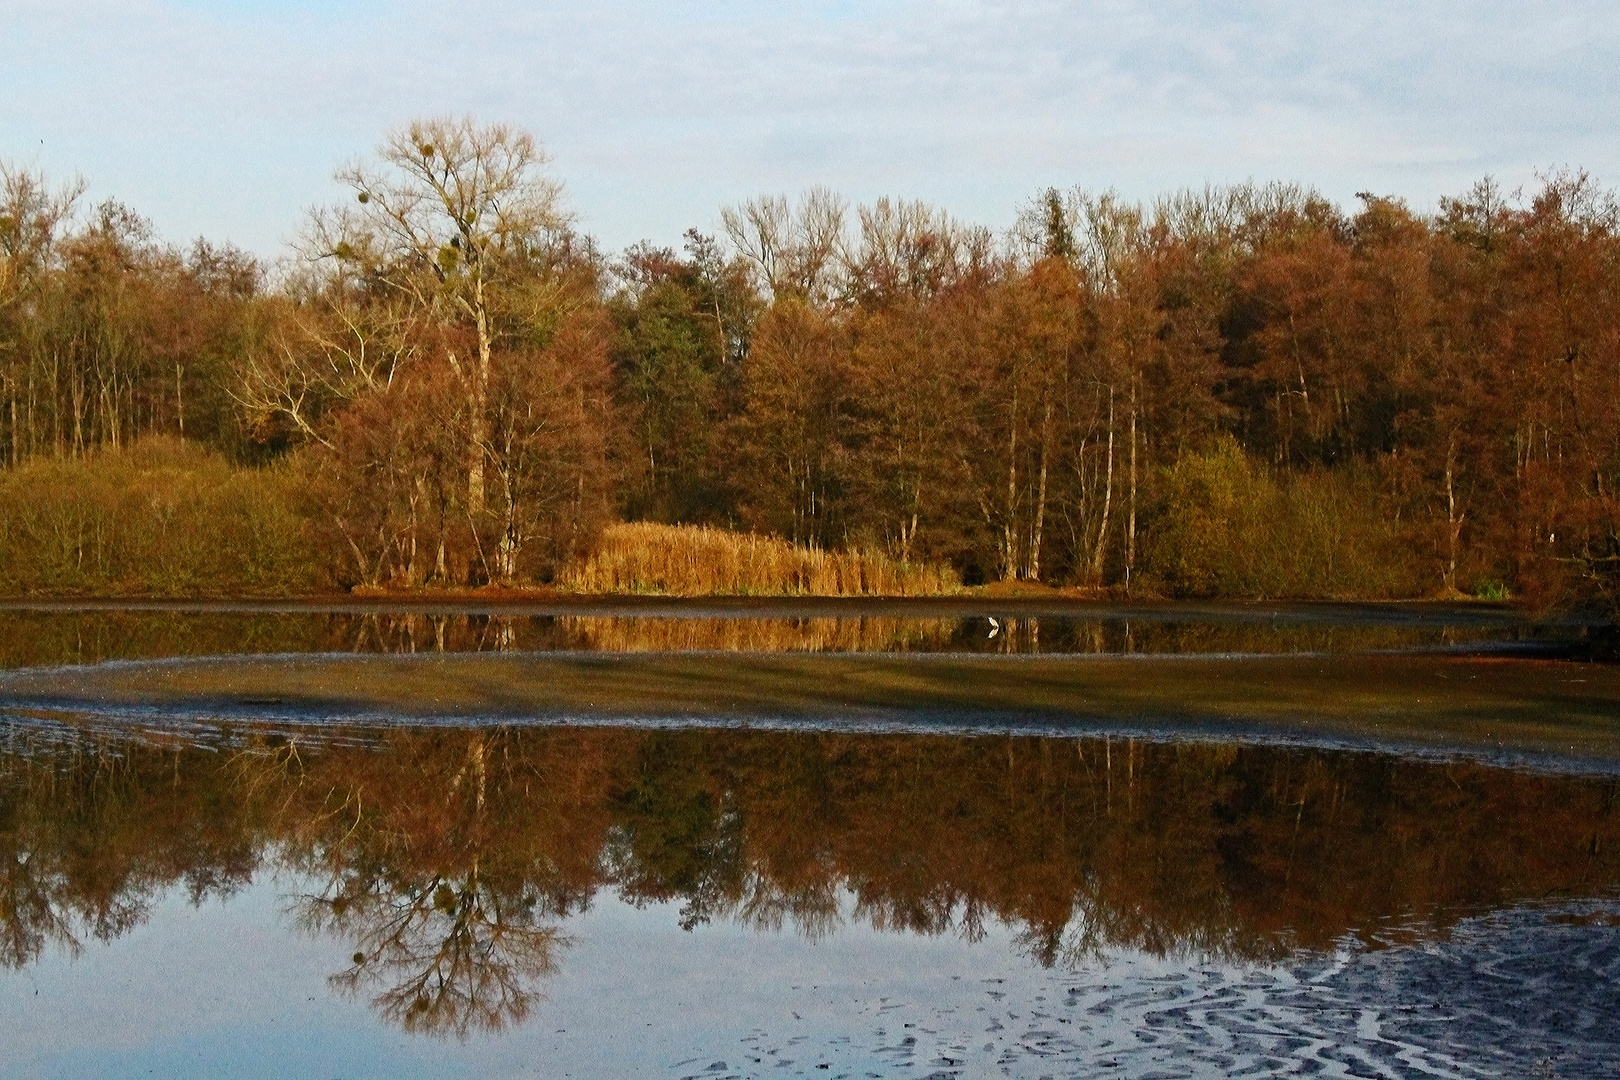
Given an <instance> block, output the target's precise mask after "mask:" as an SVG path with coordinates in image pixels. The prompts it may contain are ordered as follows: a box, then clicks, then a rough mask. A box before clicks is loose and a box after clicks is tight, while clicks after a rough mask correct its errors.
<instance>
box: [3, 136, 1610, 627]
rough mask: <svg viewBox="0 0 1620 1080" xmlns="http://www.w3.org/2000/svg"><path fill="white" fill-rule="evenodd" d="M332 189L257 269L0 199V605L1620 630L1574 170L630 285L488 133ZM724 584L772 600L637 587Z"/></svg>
mask: <svg viewBox="0 0 1620 1080" xmlns="http://www.w3.org/2000/svg"><path fill="white" fill-rule="evenodd" d="M337 177H338V180H339V181H340V183H341V185H342V186H343V187H344V188H345V189H346V190H347V192H348V196H347V198H346V199H345V200H344V201H343V202H342V203H341V204H340V205H336V206H331V207H324V208H317V209H315V210H312V211H311V212H310V214H309V216H308V219H307V221H306V222H305V223H304V226H303V228H302V229H301V231H300V232H299V240H298V241H297V243H296V245H295V246H294V248H293V250H291V251H289V252H288V253H287V254H286V255H285V257H283V258H281V259H279V260H277V261H273V262H272V261H266V260H263V259H260V258H256V257H254V256H251V255H249V254H247V253H244V252H242V251H240V250H237V249H234V248H232V247H229V246H225V245H217V244H211V243H209V242H208V241H206V240H203V239H198V240H196V241H194V242H192V243H191V244H190V245H189V246H175V245H174V244H171V243H169V242H168V241H166V240H164V239H162V238H160V237H158V236H157V235H155V233H154V231H153V229H152V227H151V226H150V225H149V224H148V223H147V222H146V221H145V220H144V219H143V218H142V217H141V216H140V215H139V214H138V213H137V212H136V211H135V210H133V209H131V208H129V207H126V206H123V205H121V204H118V203H116V202H103V203H101V204H99V205H91V204H90V203H88V201H87V200H86V198H85V195H84V192H85V185H84V184H83V183H82V182H75V181H69V182H65V183H64V182H61V181H58V180H53V179H52V178H50V177H47V176H44V175H42V174H41V173H39V172H38V171H35V170H31V169H29V168H25V167H20V166H4V167H3V168H0V184H3V190H0V461H3V463H4V467H3V468H0V592H5V593H12V594H16V593H30V592H67V593H72V592H81V593H82V592H104V593H109V592H110V593H127V592H135V593H198V592H213V593H259V592H262V593H277V592H280V593H295V592H315V591H321V590H327V589H334V588H355V587H360V588H407V589H409V588H418V587H428V586H438V587H468V586H481V585H497V586H514V585H552V586H558V587H564V588H568V587H574V588H579V589H582V590H595V591H600V590H613V589H625V588H629V589H637V588H639V589H650V590H656V591H672V592H678V591H682V589H683V588H694V587H696V588H700V589H708V590H711V591H712V590H722V591H770V590H772V589H779V590H780V589H789V590H791V589H792V588H799V589H801V590H805V591H833V592H856V593H859V592H939V591H949V590H951V589H954V588H960V587H973V586H980V585H992V586H994V585H996V583H1007V584H1006V585H1005V586H1002V587H1014V585H1015V584H1016V583H1030V584H1029V585H1028V586H1027V587H1030V588H1034V587H1036V586H1035V585H1034V584H1033V583H1043V584H1044V585H1047V586H1056V587H1063V588H1072V589H1075V590H1079V591H1085V592H1087V593H1090V594H1093V595H1104V594H1107V595H1127V594H1128V595H1149V596H1153V595H1157V596H1230V597H1355V598H1369V599H1371V598H1399V597H1424V596H1451V597H1458V596H1465V595H1466V596H1478V597H1485V598H1493V599H1502V598H1508V597H1512V598H1515V599H1520V600H1523V601H1525V602H1527V603H1530V604H1533V605H1537V606H1542V607H1551V606H1568V605H1587V606H1599V607H1606V608H1608V609H1610V610H1613V609H1614V607H1615V606H1616V604H1617V603H1620V502H1617V500H1616V494H1615V488H1616V484H1617V483H1620V318H1617V316H1620V202H1617V200H1616V198H1615V195H1614V194H1613V193H1612V192H1610V191H1608V190H1606V189H1604V188H1603V187H1601V186H1600V185H1599V184H1598V183H1597V182H1596V181H1594V180H1593V179H1592V178H1590V177H1588V176H1586V175H1585V174H1583V173H1580V172H1575V171H1560V172H1551V173H1547V174H1544V175H1542V176H1541V177H1540V178H1539V179H1538V181H1537V182H1536V183H1534V184H1533V185H1530V186H1529V187H1527V188H1526V189H1523V190H1517V191H1508V190H1504V189H1502V188H1501V187H1500V186H1499V185H1498V184H1497V183H1495V182H1494V181H1492V180H1491V179H1489V178H1486V179H1484V180H1481V181H1480V182H1478V183H1477V184H1475V185H1474V186H1473V187H1471V188H1470V189H1468V190H1467V191H1465V192H1462V193H1460V194H1457V195H1455V196H1452V197H1447V198H1443V199H1441V200H1440V201H1439V203H1438V207H1437V209H1435V210H1434V211H1433V212H1418V211H1415V210H1413V209H1412V208H1411V207H1409V206H1408V205H1407V204H1406V203H1405V202H1403V201H1402V200H1401V199H1398V198H1394V197H1386V196H1380V195H1377V194H1374V193H1362V194H1360V195H1358V196H1357V199H1356V202H1355V204H1354V205H1352V206H1349V207H1343V206H1339V205H1336V204H1335V203H1334V202H1332V201H1331V200H1329V199H1327V198H1325V197H1324V196H1322V195H1321V194H1319V193H1317V192H1316V191H1313V190H1312V189H1310V188H1309V187H1305V186H1299V185H1292V184H1281V183H1268V184H1239V185H1235V186H1228V187H1207V188H1204V189H1202V190H1189V191H1180V192H1173V193H1169V194H1166V195H1163V196H1161V197H1159V198H1157V199H1155V200H1152V201H1150V202H1145V203H1144V202H1134V201H1131V200H1129V199H1126V198H1124V197H1122V196H1120V195H1118V194H1117V193H1112V192H1102V193H1095V192H1088V191H1084V190H1079V189H1074V190H1061V189H1057V188H1053V189H1050V190H1047V191H1044V192H1035V193H1032V194H1031V197H1030V198H1029V200H1028V201H1027V203H1026V204H1025V205H1024V206H1022V207H1021V208H1019V209H1018V213H1017V218H1016V225H1015V226H1014V227H1012V228H1011V229H1009V230H1007V231H1005V232H997V231H994V230H991V229H988V228H986V227H982V226H979V225H974V224H972V223H968V222H964V221H960V220H957V219H956V218H955V217H953V216H951V215H950V214H949V213H947V212H946V211H944V210H942V209H939V208H936V207H933V206H929V205H925V204H923V203H920V202H912V201H907V200H904V199H878V200H877V201H875V202H873V203H870V204H866V205H851V204H850V203H849V202H848V201H847V200H845V199H844V198H842V197H840V196H839V195H837V194H836V193H834V192H831V191H828V190H826V189H823V188H810V189H809V190H807V191H806V192H805V193H803V194H802V195H801V196H799V197H797V198H796V199H790V198H787V197H780V196H764V197H760V198H758V199H754V200H751V201H748V202H745V203H742V204H740V205H735V206H730V207H725V208H721V209H720V210H719V213H718V218H717V223H718V227H717V228H715V229H714V230H713V231H712V232H705V231H701V230H699V229H691V230H688V231H687V232H686V233H685V235H684V239H683V240H682V242H681V244H680V246H679V247H678V248H672V247H660V246H657V245H655V244H652V243H642V244H639V245H636V246H634V247H631V248H630V249H628V250H625V251H623V252H619V253H616V254H610V253H607V252H604V251H602V250H600V249H599V248H598V246H597V245H596V244H595V243H594V242H593V240H592V239H591V238H590V236H589V235H587V234H585V233H584V232H583V231H581V230H580V228H579V227H578V225H577V223H576V222H575V220H574V219H573V217H572V216H571V214H570V212H569V210H568V208H567V204H566V200H565V193H564V190H563V187H562V184H561V182H560V181H559V180H558V179H556V177H555V176H554V175H553V173H552V172H551V170H550V162H549V159H548V158H547V156H546V154H545V152H544V150H543V149H542V147H541V146H540V144H539V143H537V142H536V140H535V139H534V138H533V137H532V136H530V135H529V134H527V133H525V132H523V131H521V130H518V129H515V128H511V127H506V126H501V125H483V124H480V123H478V122H475V121H473V120H471V119H435V120H423V121H419V122H416V123H413V124H411V125H410V126H408V127H406V128H402V129H400V130H398V131H395V132H393V133H391V134H389V135H388V136H387V137H386V139H385V141H384V142H383V143H382V144H381V145H380V146H379V147H378V148H377V149H376V150H375V151H374V152H373V153H372V154H371V155H370V156H369V157H366V158H363V159H359V160H358V161H357V163H356V164H353V165H351V166H347V167H345V168H343V169H342V170H341V171H340V172H339V173H338V174H337ZM773 545H774V546H773ZM739 552H743V553H745V554H746V553H751V554H746V557H747V558H751V559H755V560H756V561H757V562H759V563H760V564H761V565H762V566H763V565H765V564H766V563H769V564H770V566H772V567H777V569H770V570H767V571H761V573H762V574H763V576H761V577H759V578H757V579H755V578H746V579H745V578H738V577H736V576H735V575H733V576H731V577H727V576H726V575H724V574H720V575H714V574H710V575H708V577H705V578H704V581H705V582H708V584H705V585H701V586H690V585H685V586H683V584H682V582H681V581H680V580H677V579H678V578H679V577H680V574H681V573H683V572H687V571H683V570H680V569H676V570H670V569H669V568H668V566H666V565H663V564H661V563H660V562H659V560H660V559H662V560H663V561H664V563H680V564H681V565H682V566H685V567H688V569H689V568H690V566H691V565H692V564H695V563H697V562H701V561H702V560H704V559H708V560H710V561H713V560H721V561H724V560H725V559H732V560H733V561H735V560H736V559H738V558H742V557H744V555H740V554H738V553H739ZM838 560H842V561H838ZM660 566H662V569H660V568H659V567H660ZM645 567H653V569H641V568H645ZM829 567H830V568H831V569H828V568H829ZM772 574H775V575H776V579H775V580H774V581H773V579H772V577H771V575H772ZM672 575H673V576H672ZM818 575H819V576H818ZM812 579H814V580H812ZM716 582H719V584H716ZM784 583H786V584H784ZM795 583H796V584H795Z"/></svg>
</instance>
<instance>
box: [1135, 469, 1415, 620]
mask: <svg viewBox="0 0 1620 1080" xmlns="http://www.w3.org/2000/svg"><path fill="white" fill-rule="evenodd" d="M1144 532H1145V538H1144V540H1145V542H1144V544H1143V556H1144V558H1143V564H1144V565H1143V569H1144V571H1145V574H1146V575H1147V576H1148V578H1149V580H1150V581H1152V582H1155V583H1157V584H1158V585H1160V586H1161V587H1162V588H1164V589H1165V590H1166V591H1167V592H1169V593H1171V594H1172V595H1176V596H1229V597H1245V598H1254V599H1261V598H1281V597H1291V598H1296V599H1331V598H1343V597H1356V598H1361V599H1391V598H1397V597H1411V596H1419V595H1422V594H1423V593H1424V592H1425V591H1426V590H1428V589H1429V588H1430V587H1431V586H1432V583H1430V582H1427V581H1426V578H1425V575H1424V573H1423V571H1422V569H1421V567H1420V566H1419V565H1418V561H1417V558H1416V557H1415V556H1414V554H1413V552H1414V551H1416V550H1417V548H1416V546H1415V545H1414V544H1413V543H1412V542H1411V537H1409V536H1408V535H1407V532H1406V529H1405V528H1404V527H1403V526H1402V524H1401V523H1400V522H1399V521H1396V520H1394V519H1392V518H1391V516H1390V515H1388V514H1387V513H1386V512H1385V508H1384V506H1383V503H1382V500H1381V499H1380V497H1379V492H1378V487H1377V485H1376V484H1375V483H1374V482H1373V481H1372V480H1371V478H1369V477H1367V476H1364V475H1362V474H1360V473H1358V472H1356V471H1355V470H1353V469H1341V470H1338V471H1334V472H1328V471H1325V470H1324V471H1315V472H1307V473H1301V474H1298V475H1295V476H1291V477H1283V478H1277V477H1274V476H1272V475H1271V474H1270V473H1269V472H1268V471H1266V470H1265V469H1263V468H1260V467H1257V466H1256V465H1255V464H1254V463H1253V462H1252V461H1251V460H1250V459H1249V458H1248V456H1247V455H1245V454H1244V452H1243V450H1242V448H1240V447H1239V446H1238V444H1237V443H1236V441H1235V440H1231V439H1226V440H1223V441H1221V442H1219V443H1218V444H1217V445H1216V446H1215V447H1214V448H1213V449H1212V450H1210V451H1209V452H1207V453H1204V454H1194V455H1189V456H1188V457H1186V458H1183V459H1182V460H1181V461H1180V462H1178V463H1177V464H1176V465H1175V466H1174V467H1172V468H1171V469H1169V470H1168V471H1167V472H1166V474H1165V476H1164V482H1163V484H1162V487H1161V491H1160V498H1159V501H1158V505H1157V506H1156V507H1155V508H1154V510H1153V513H1152V515H1151V517H1150V519H1149V521H1148V522H1147V523H1146V528H1145V529H1144Z"/></svg>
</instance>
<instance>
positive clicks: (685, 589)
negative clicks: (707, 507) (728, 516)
mask: <svg viewBox="0 0 1620 1080" xmlns="http://www.w3.org/2000/svg"><path fill="white" fill-rule="evenodd" d="M563 584H564V585H565V586H566V587H567V588H570V589H573V590H575V591H578V592H585V593H643V594H656V595H662V596H943V595H949V594H952V593H958V592H961V591H962V583H961V580H960V579H959V578H958V577H957V576H956V572H955V571H954V570H952V569H951V568H950V567H946V566H936V565H929V564H922V563H907V562H900V561H898V560H896V559H891V558H890V557H888V556H887V555H884V554H883V553H881V552H877V551H861V550H855V551H822V550H819V549H814V548H805V547H799V546H797V545H794V544H790V543H788V542H787V541H785V540H780V539H777V538H776V537H770V536H758V535H756V534H754V533H736V532H729V531H727V530H725V529H713V528H709V527H707V526H702V525H657V524H653V523H650V522H630V523H625V524H619V525H612V526H609V527H608V528H607V529H606V530H605V531H604V532H603V534H602V538H601V541H600V542H599V543H598V544H597V546H596V550H595V551H593V552H592V553H591V555H590V556H589V557H588V558H586V559H585V560H584V561H582V562H580V563H579V564H577V565H576V566H575V567H574V568H573V570H572V571H571V572H569V573H568V574H566V575H565V576H564V579H563Z"/></svg>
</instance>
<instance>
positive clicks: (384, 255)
mask: <svg viewBox="0 0 1620 1080" xmlns="http://www.w3.org/2000/svg"><path fill="white" fill-rule="evenodd" d="M377 157H378V162H377V163H376V164H373V165H355V166H351V167H349V168H346V169H344V170H342V171H340V172H339V173H338V180H339V181H340V182H342V183H344V184H346V185H347V186H348V187H349V188H350V189H352V190H353V191H354V193H355V199H356V205H355V206H351V207H347V208H345V209H343V210H341V211H336V212H324V213H317V214H316V215H315V216H314V219H313V223H312V225H313V228H312V236H311V242H312V244H313V246H314V252H315V253H317V254H319V255H321V256H326V257H330V258H333V259H335V260H337V261H338V263H339V264H340V265H344V266H345V267H348V268H352V269H351V272H355V273H358V274H359V275H361V276H363V277H364V278H366V279H369V280H370V281H373V282H375V283H376V285H377V286H378V288H379V291H381V292H383V293H386V294H392V295H393V296H395V297H398V298H401V299H403V300H404V301H405V304H406V311H405V317H406V318H408V319H410V320H412V321H416V320H422V321H426V322H427V323H429V324H431V325H433V326H437V327H446V326H460V327H463V328H465V329H467V330H468V331H470V334H469V345H468V347H467V348H466V349H461V348H457V347H454V346H452V347H449V348H447V349H446V351H445V353H444V357H445V360H446V361H447V362H448V364H449V366H450V370H451V372H452V373H453V374H454V376H455V379H456V382H457V384H458V385H459V386H460V387H461V389H462V392H463V394H464V395H465V396H466V398H467V404H468V408H467V414H466V419H467V424H468V430H467V508H468V511H469V513H471V514H473V515H474V516H477V515H479V514H481V513H482V512H483V510H484V500H485V467H486V463H487V461H488V458H489V456H490V453H491V443H490V437H489V436H490V429H489V422H490V421H489V392H490V384H491V381H492V379H493V378H494V373H493V369H494V355H495V352H496V350H497V349H498V348H500V347H502V345H503V344H507V343H513V342H517V343H523V342H524V341H525V339H526V338H527V337H528V336H529V335H530V334H531V333H532V332H533V329H534V328H535V326H536V325H537V324H540V325H543V324H547V323H550V322H552V321H554V319H555V315H556V312H555V310H554V309H555V307H556V304H557V301H558V300H559V296H558V289H557V288H556V282H555V281H554V280H553V275H551V274H548V273H546V272H545V271H546V270H548V269H550V268H551V266H552V264H554V263H555V262H556V261H557V258H558V256H559V254H565V253H566V249H567V247H568V242H569V236H568V233H567V224H568V219H567V217H566V215H565V214H564V212H563V210H562V208H561V194H562V187H561V185H560V184H559V183H558V182H557V181H556V180H553V179H552V178H550V177H549V176H546V175H544V174H543V173H542V172H541V169H542V168H543V167H544V165H545V164H546V163H547V161H548V158H547V156H546V154H545V152H544V151H543V150H542V149H541V148H540V146H539V144H538V143H536V142H535V140H534V137H533V136H531V135H529V134H528V133H527V132H523V131H519V130H516V129H514V128H510V127H507V126H505V125H502V124H494V125H489V126H481V125H479V124H477V123H475V122H474V121H473V120H472V119H471V118H464V119H459V120H456V119H448V118H440V119H434V120H419V121H416V122H413V123H412V124H410V125H409V126H408V127H406V128H404V129H402V130H399V131H395V132H393V133H392V134H390V135H389V136H388V138H387V139H385V140H384V142H383V144H382V146H381V147H380V148H379V149H378V151H377Z"/></svg>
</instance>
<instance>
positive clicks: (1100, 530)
mask: <svg viewBox="0 0 1620 1080" xmlns="http://www.w3.org/2000/svg"><path fill="white" fill-rule="evenodd" d="M1113 504H1114V388H1113V387H1112V386H1110V387H1109V388H1108V472H1107V477H1106V479H1105V480H1104V481H1103V508H1102V523H1101V524H1100V525H1098V526H1097V546H1096V548H1095V549H1094V550H1093V551H1092V553H1091V580H1092V584H1094V585H1095V584H1100V583H1101V581H1102V572H1103V552H1104V549H1105V545H1106V544H1107V542H1108V513H1109V510H1110V509H1111V508H1112V507H1113Z"/></svg>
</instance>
